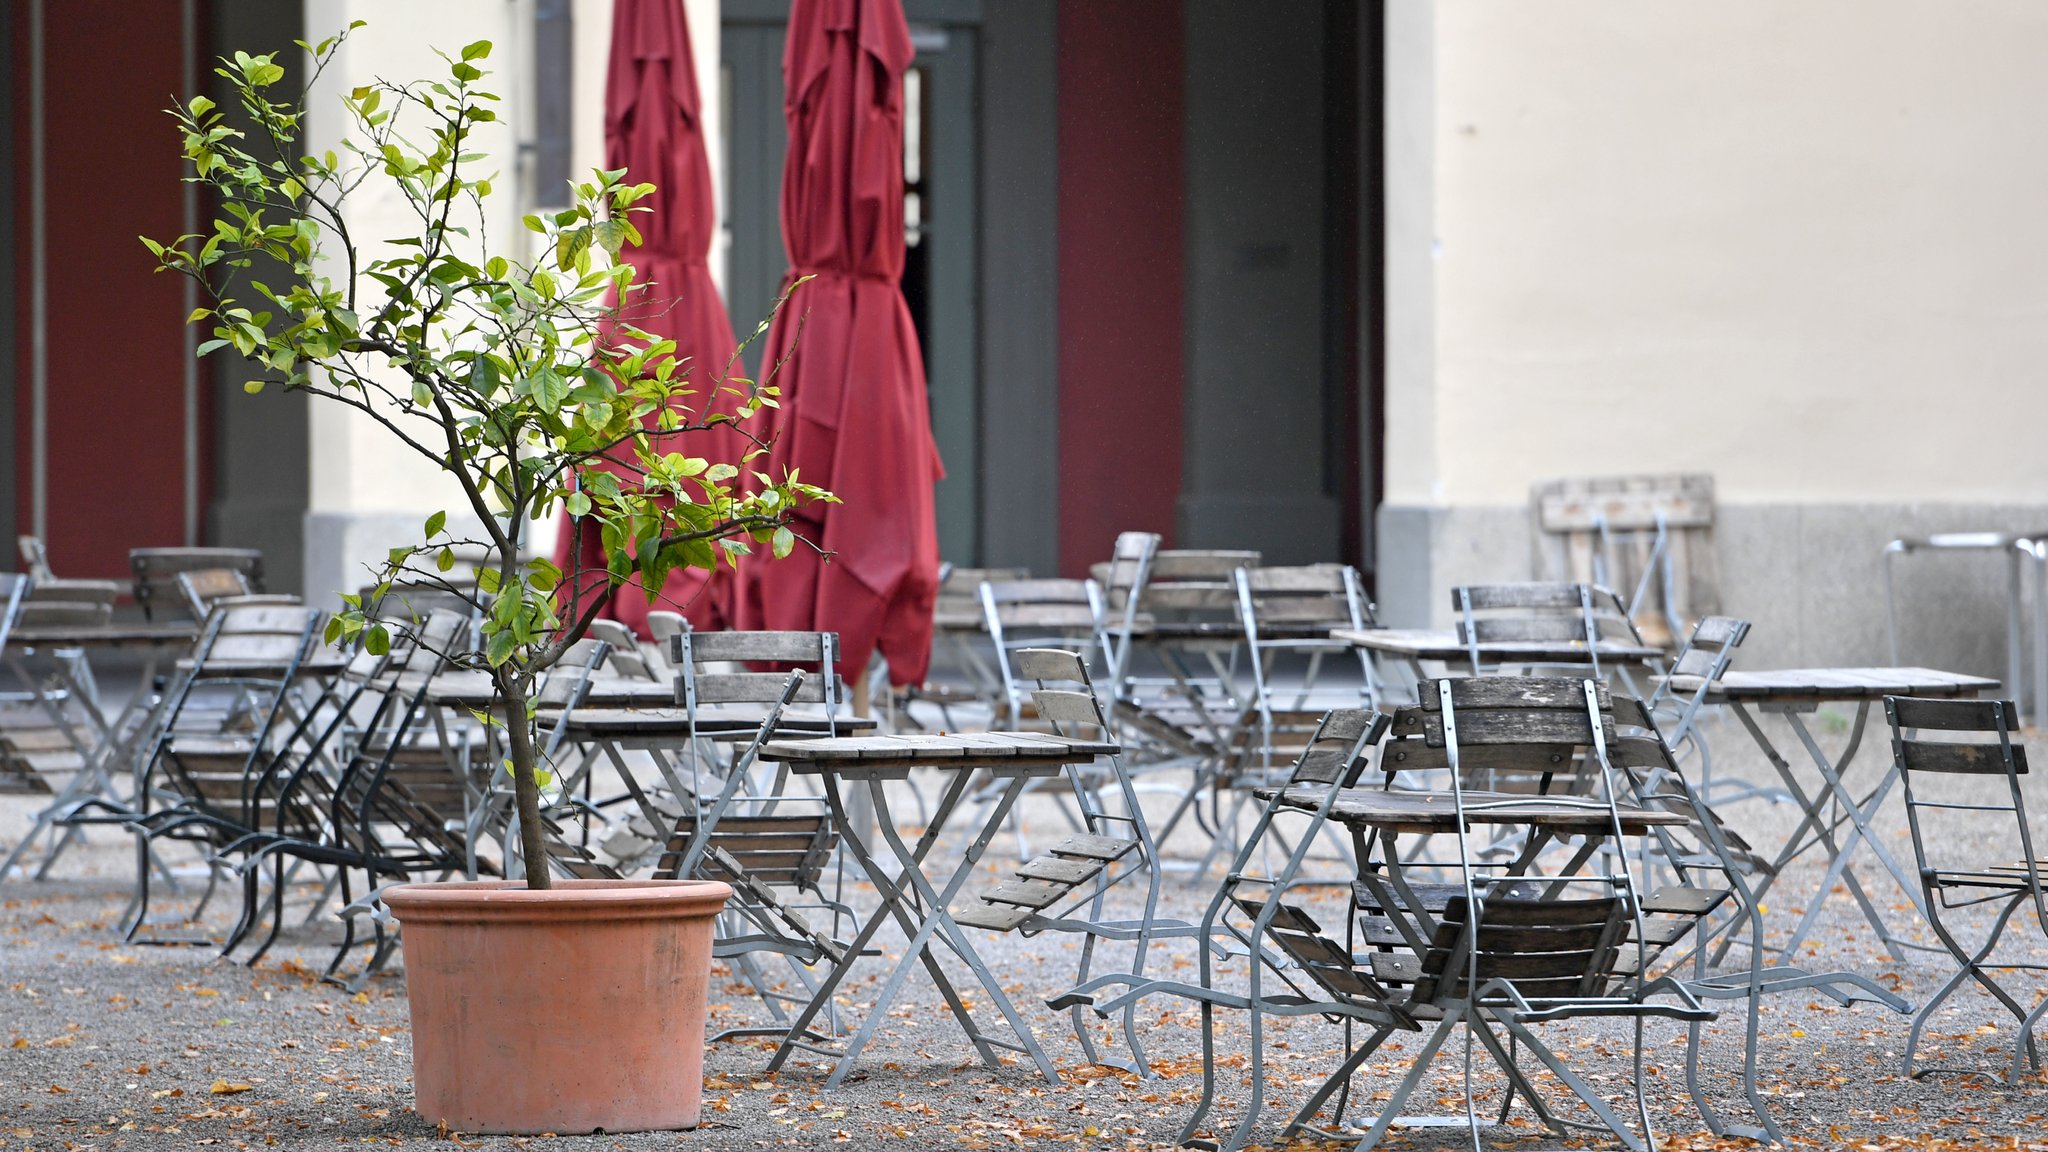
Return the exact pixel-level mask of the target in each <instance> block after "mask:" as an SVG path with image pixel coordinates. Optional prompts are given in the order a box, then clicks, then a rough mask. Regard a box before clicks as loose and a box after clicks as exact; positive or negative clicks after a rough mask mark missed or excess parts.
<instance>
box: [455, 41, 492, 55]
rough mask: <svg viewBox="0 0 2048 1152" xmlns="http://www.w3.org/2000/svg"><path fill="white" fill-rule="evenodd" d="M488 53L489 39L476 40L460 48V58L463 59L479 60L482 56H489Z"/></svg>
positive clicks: (489, 52) (489, 51)
mask: <svg viewBox="0 0 2048 1152" xmlns="http://www.w3.org/2000/svg"><path fill="white" fill-rule="evenodd" d="M490 54H491V42H490V41H489V40H478V41H477V42H475V43H474V44H470V45H468V46H466V47H464V48H463V50H462V58H463V59H464V60H481V59H483V58H484V57H486V56H489V55H490Z"/></svg>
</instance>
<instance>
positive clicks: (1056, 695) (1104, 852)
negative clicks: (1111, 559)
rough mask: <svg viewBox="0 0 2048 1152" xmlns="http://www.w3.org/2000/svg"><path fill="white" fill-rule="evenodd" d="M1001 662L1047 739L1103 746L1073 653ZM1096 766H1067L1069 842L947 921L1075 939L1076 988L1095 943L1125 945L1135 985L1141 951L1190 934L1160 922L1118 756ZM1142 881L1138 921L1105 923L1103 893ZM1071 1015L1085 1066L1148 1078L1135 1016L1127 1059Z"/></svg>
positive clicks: (1147, 840) (1145, 836) (1152, 877)
mask: <svg viewBox="0 0 2048 1152" xmlns="http://www.w3.org/2000/svg"><path fill="white" fill-rule="evenodd" d="M1003 664H1004V669H1003V674H1004V680H1005V683H1006V684H1014V683H1015V682H1016V680H1018V679H1022V680H1026V681H1029V682H1030V691H1031V705H1032V711H1033V713H1034V714H1035V715H1036V716H1037V718H1038V719H1039V720H1040V721H1041V722H1042V723H1044V724H1045V725H1046V726H1047V727H1048V728H1050V729H1051V731H1052V732H1053V734H1055V735H1058V736H1068V737H1077V738H1081V739H1099V740H1103V741H1109V740H1110V738H1111V737H1110V731H1111V729H1110V720H1109V712H1108V709H1107V708H1106V707H1105V706H1104V705H1103V703H1102V700H1101V698H1100V697H1099V696H1097V695H1096V692H1095V683H1094V680H1093V678H1092V677H1090V676H1089V674H1088V664H1087V661H1086V660H1085V659H1084V658H1083V657H1082V656H1081V654H1080V653H1078V652H1069V651H1063V650H1059V649H1048V648H1024V649H1019V650H1017V651H1015V652H1014V653H1012V652H1005V653H1004V660H1003ZM1103 759H1104V761H1106V764H1098V765H1081V764H1069V765H1067V767H1066V771H1065V772H1064V774H1063V775H1064V778H1065V780H1066V783H1067V786H1068V789H1069V790H1070V794H1071V799H1072V802H1073V805H1074V811H1075V812H1077V813H1078V814H1079V821H1078V824H1077V826H1076V828H1075V831H1074V834H1073V835H1071V836H1067V837H1065V838H1063V839H1061V840H1058V841H1056V842H1055V843H1054V844H1053V845H1052V847H1051V848H1050V849H1049V850H1047V851H1046V852H1043V853H1040V854H1038V855H1036V856H1033V857H1032V858H1031V859H1029V860H1028V861H1027V862H1025V863H1024V864H1023V865H1022V866H1020V867H1018V868H1015V869H1013V870H1012V871H1011V873H1010V876H1009V878H1008V879H1005V880H1004V881H1002V882H1001V883H999V884H997V885H996V886H995V887H993V888H990V889H987V890H986V891H983V892H979V893H971V894H969V895H967V896H966V897H965V898H964V899H963V900H962V902H961V903H960V904H957V905H955V906H953V907H952V909H951V911H952V915H953V920H954V922H955V923H957V924H959V925H960V926H962V927H965V928H981V929H985V930H987V931H990V932H1017V933H1019V934H1021V935H1025V936H1031V935H1035V934H1037V933H1039V932H1067V933H1079V934H1080V935H1081V938H1082V939H1081V949H1080V952H1081V955H1080V963H1079V967H1078V970H1077V971H1076V973H1075V976H1074V983H1075V984H1077V985H1081V984H1086V983H1088V981H1089V980H1090V979H1091V978H1092V977H1091V971H1092V969H1093V967H1094V960H1095V948H1096V943H1097V941H1099V940H1116V941H1128V942H1130V943H1131V945H1132V956H1131V963H1130V966H1129V969H1128V973H1129V975H1130V976H1131V977H1133V978H1139V977H1142V976H1143V975H1144V971H1145V960H1146V953H1147V952H1148V951H1149V949H1150V947H1151V944H1152V942H1153V941H1154V940H1158V939H1163V938H1167V937H1179V936H1190V935H1193V934H1194V932H1195V928H1194V926H1193V925H1191V924H1187V923H1185V922H1182V921H1177V920H1164V919H1161V918H1159V916H1158V909H1159V869H1158V868H1157V867H1156V864H1155V862H1156V861H1157V859H1158V847H1157V845H1156V844H1154V843H1153V840H1152V833H1151V831H1150V829H1149V828H1148V827H1147V825H1146V822H1145V813H1144V809H1143V808H1142V807H1141V806H1140V805H1139V803H1138V791H1137V788H1136V786H1135V785H1134V784H1133V783H1132V780H1131V776H1130V773H1129V772H1127V771H1126V770H1125V768H1124V764H1123V758H1122V757H1121V756H1108V757H1104V758H1103ZM1105 769H1106V770H1105ZM1105 793H1111V794H1113V795H1112V796H1105ZM1106 799H1113V801H1114V803H1113V804H1112V803H1105V800H1106ZM1140 873H1142V874H1143V875H1144V877H1145V907H1144V912H1143V914H1142V915H1140V916H1139V917H1138V918H1136V919H1125V920H1111V919H1106V918H1105V917H1104V915H1103V904H1104V900H1105V898H1106V896H1107V894H1108V892H1109V890H1110V889H1111V888H1112V887H1114V886H1116V885H1118V884H1121V883H1124V882H1126V881H1128V880H1129V879H1130V878H1131V877H1132V876H1135V875H1138V874H1140ZM1071 1012H1072V1016H1073V1025H1074V1035H1075V1037H1076V1038H1077V1039H1079V1040H1080V1042H1081V1047H1082V1050H1083V1051H1084V1052H1086V1053H1087V1056H1088V1059H1089V1060H1090V1061H1091V1062H1093V1063H1097V1064H1107V1065H1109V1066H1112V1067H1118V1068H1124V1069H1126V1070H1129V1071H1135V1072H1140V1073H1148V1072H1149V1068H1148V1065H1147V1063H1146V1058H1145V1048H1144V1044H1143V1042H1142V1041H1141V1040H1140V1039H1139V1033H1138V1028H1137V1022H1136V1015H1135V1012H1134V1011H1126V1012H1125V1013H1124V1019H1123V1027H1124V1038H1125V1041H1126V1043H1127V1044H1128V1045H1129V1047H1130V1050H1131V1058H1130V1060H1128V1061H1124V1060H1120V1059H1114V1058H1109V1057H1105V1056H1103V1055H1102V1054H1101V1053H1100V1052H1098V1051H1097V1049H1096V1046H1095V1037H1094V1036H1093V1035H1092V1034H1091V1033H1090V1032H1089V1029H1088V1026H1087V1022H1086V1020H1085V1017H1084V1014H1083V1012H1082V1006H1081V1005H1079V1004H1074V1005H1072V1006H1071Z"/></svg>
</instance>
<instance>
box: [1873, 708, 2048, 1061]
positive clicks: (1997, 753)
mask: <svg viewBox="0 0 2048 1152" xmlns="http://www.w3.org/2000/svg"><path fill="white" fill-rule="evenodd" d="M1884 714H1885V719H1886V720H1888V721H1889V722H1890V723H1891V729H1892V756H1893V758H1894V759H1895V760H1896V762H1897V764H1898V767H1899V774H1900V777H1901V778H1902V779H1903V780H1904V782H1905V791H1906V822H1907V824H1908V826H1909V827H1910V828H1911V829H1912V832H1913V855H1914V857H1915V859H1916V860H1917V861H1918V862H1919V865H1920V886H1921V890H1922V892H1923V893H1924V895H1925V896H1926V906H1927V923H1928V925H1929V926H1930V927H1932V928H1933V929H1934V934H1935V935H1936V936H1937V937H1939V938H1940V940H1941V943H1942V946H1943V947H1944V948H1946V949H1948V953H1949V955H1950V956H1951V957H1953V958H1954V960H1955V962H1956V972H1955V975H1953V976H1951V977H1949V979H1948V981H1947V982H1946V983H1944V984H1943V985H1942V986H1941V987H1940V988H1939V989H1938V990H1936V992H1935V993H1934V995H1932V996H1929V997H1928V998H1927V1001H1926V1002H1925V1003H1923V1004H1922V1005H1921V1006H1920V1012H1919V1014H1918V1015H1916V1016H1914V1017H1913V1029H1912V1032H1911V1033H1910V1034H1909V1035H1908V1036H1907V1038H1906V1056H1905V1070H1906V1074H1907V1075H1908V1076H1913V1077H1919V1076H1925V1075H1927V1074H1928V1073H1930V1072H1935V1071H1970V1069H1954V1068H1948V1069H1936V1068H1925V1067H1923V1068H1919V1069H1915V1068H1914V1067H1913V1053H1914V1051H1915V1050H1916V1049H1917V1048H1918V1047H1919V1045H1920V1033H1921V1030H1922V1029H1923V1028H1925V1027H1926V1025H1927V1021H1928V1020H1929V1019H1930V1018H1931V1017H1932V1016H1933V1015H1934V1013H1935V1011H1936V1010H1937V1009H1938V1008H1940V1007H1941V1004H1942V1002H1943V1001H1945V1000H1947V999H1948V998H1949V997H1950V996H1952V995H1954V994H1955V991H1956V990H1957V989H1958V988H1960V987H1962V986H1963V984H1964V983H1965V982H1967V981H1975V982H1976V983H1977V984H1978V985H1979V986H1980V987H1982V988H1983V989H1984V990H1985V991H1986V992H1988V993H1990V994H1991V998H1992V999H1994V1000H1996V1001H1998V1003H1999V1005H2000V1006H2002V1007H2003V1008H2004V1009H2005V1010H2006V1011H2007V1012H2010V1013H2012V1016H2013V1019H2015V1020H2018V1021H2019V1022H2020V1034H2019V1036H2018V1037H2017V1038H2015V1039H2014V1041H2013V1052H2012V1068H2011V1070H2010V1071H2009V1072H2008V1073H2007V1075H2006V1081H2007V1083H2011V1084H2017V1083H2018V1082H2019V1078H2020V1072H2021V1069H2022V1065H2023V1064H2030V1065H2032V1067H2033V1068H2034V1070H2035V1071H2036V1072H2038V1071H2040V1068H2041V1052H2040V1048H2039V1046H2038V1045H2037V1044H2036V1043H2035V1041H2034V1026H2035V1025H2036V1024H2038V1023H2040V1020H2041V1017H2042V1014H2043V1013H2048V997H2044V998H2042V999H2041V1000H2040V1001H2038V1002H2037V1003H2036V1004H2035V1005H2034V1007H2033V1008H2032V1009H2023V1008H2021V1007H2020V1002H2019V1000H2018V999H2017V998H2015V997H2014V995H2013V994H2012V993H2011V992H2009V991H2007V990H2006V989H2005V988H2004V987H2003V986H2002V985H2000V984H1999V983H1998V981H1997V980H1995V979H1993V977H1992V974H1993V973H1995V972H2006V971H2043V970H2048V964H2043V963H2039V962H2026V961H2005V960H1996V961H1995V960H1993V959H1992V956H1993V954H1994V953H1995V952H1996V950H1997V948H1998V942H1999V940H2000V939H2001V938H2003V937H2004V935H2005V930H2006V928H2007V926H2008V925H2010V924H2011V923H2012V918H2013V915H2014V914H2015V913H2017V912H2018V911H2019V910H2020V909H2021V908H2023V907H2025V906H2027V905H2029V904H2031V905H2033V909H2034V915H2035V918H2036V925H2037V930H2039V931H2041V932H2043V934H2044V935H2048V894H2044V891H2043V886H2042V876H2041V873H2042V870H2043V863H2042V861H2041V860H2040V858H2039V857H2037V856H2036V855H2035V854H2034V841H2033V834H2032V832H2031V831H2029V828H2028V825H2027V803H2026V797H2025V796H2024V795H2023V794H2022V792H2021V789H2020V777H2021V776H2023V775H2025V774H2026V771H2027V750H2026V747H2025V746H2024V745H2022V744H2020V743H2018V742H2017V741H2015V740H2014V736H2015V735H2016V734H2017V733H2018V731H2019V727H2020V719H2019V706H2018V705H2017V704H2015V703H2013V702H2012V701H2010V700H1922V699H1917V698H1914V697H1910V696H1887V697H1885V698H1884ZM1927 732H1943V733H1951V734H1953V738H1951V739H1946V740H1928V739H1924V738H1923V735H1922V734H1923V733H1927ZM1970 776H1989V777H1993V778H1994V780H1995V782H1997V783H2002V784H2003V785H2004V788H2003V789H1990V788H1980V789H1975V790H1973V789H1970V788H1968V787H1966V786H1965V783H1964V781H1962V780H1958V779H1955V778H1956V777H1970ZM1973 791H1990V792H1992V793H1993V796H1994V797H1999V796H2000V795H2001V794H2002V800H2003V802H2000V801H1999V799H1983V800H1980V801H1978V802H1969V800H1970V797H1971V795H1972V792H1973ZM1929 810H1934V811H1937V812H1940V811H1949V812H1973V813H1984V814H1985V815H1984V816H1982V817H1976V818H1974V820H1975V823H1974V824H1973V826H1972V833H1973V835H1972V837H1971V842H1972V844H1973V847H1974V850H1973V851H1972V852H1971V853H1970V855H1971V856H1972V857H1974V858H1975V859H1977V860H1984V859H1990V860H1994V861H1997V862H1996V863H1990V864H1983V865H1979V866H1974V867H1964V868H1956V867H1948V866H1945V865H1944V863H1943V862H1942V861H1938V860H1936V859H1934V858H1932V857H1930V855H1929V853H1928V840H1929V836H1928V833H1927V830H1926V829H1925V828H1924V827H1923V821H1924V820H1926V818H1927V817H1926V813H1927V812H1928V811H1929ZM1994 813H2002V814H2004V815H2005V816H2007V817H2009V818H2010V820H2011V824H2010V825H2007V826H2008V827H2011V828H2013V829H2014V833H2013V835H2012V836H2011V838H2010V839H2011V843H2010V844H2009V845H2008V846H2007V847H2006V849H2005V851H2004V852H2003V853H2002V854H1999V853H1998V852H1997V850H1996V849H1995V848H1994V849H1991V850H1989V851H1987V850H1986V847H1987V839H1986V838H1987V837H1994V836H1995V831H1994V828H1993V827H1992V826H1991V825H1990V824H1989V821H1990V820H1991V819H1992V814H1994ZM1999 823H2001V824H2004V823H2005V822H2004V821H2002V820H2001V821H1999ZM1989 842H1990V843H1995V839H1993V840H1991V841H1989ZM2015 849H2016V850H2017V851H2016V852H2015ZM2014 855H2017V857H2018V859H2017V860H2015V859H2014ZM1977 904H1989V905H1991V906H1992V908H1993V909H1994V910H1995V911H1996V913H1997V915H1996V916H1995V918H1994V919H1993V920H1992V923H1991V928H1990V931H1988V932H1987V933H1985V936H1984V942H1983V943H1982V944H1980V945H1978V946H1976V947H1970V946H1967V945H1965V944H1964V943H1963V942H1962V941H1961V940H1960V939H1958V937H1957V934H1956V929H1955V927H1954V926H1953V925H1951V924H1949V923H1948V921H1947V920H1946V919H1945V917H1944V913H1947V912H1952V911H1954V910H1956V909H1959V908H1967V907H1970V906H1972V905H1977Z"/></svg>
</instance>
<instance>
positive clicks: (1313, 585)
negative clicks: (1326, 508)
mask: <svg viewBox="0 0 2048 1152" xmlns="http://www.w3.org/2000/svg"><path fill="white" fill-rule="evenodd" d="M1233 582H1234V584H1235V586H1236V589H1237V601H1238V612H1239V616H1240V619H1241V621H1242V626H1243V630H1244V638H1245V645H1246V650H1247V653H1248V659H1247V660H1246V661H1245V663H1246V664H1247V665H1249V666H1250V669H1251V674H1252V698H1251V702H1250V704H1251V706H1250V709H1249V710H1248V711H1246V712H1244V713H1242V714H1241V715H1240V717H1239V718H1238V720H1237V721H1236V723H1235V724H1233V725H1232V727H1231V730H1230V732H1229V734H1228V739H1227V747H1226V749H1225V751H1224V752H1223V753H1222V754H1220V755H1218V756H1217V757H1215V758H1214V760H1212V761H1211V762H1210V764H1209V765H1207V771H1205V772H1201V773H1198V774H1197V778H1196V787H1195V788H1193V789H1191V790H1190V791H1189V793H1188V795H1187V796H1186V797H1185V798H1184V799H1183V801H1182V804H1183V806H1186V805H1199V804H1200V803H1201V798H1202V796H1203V795H1204V794H1206V796H1207V798H1208V800H1209V804H1210V808H1209V814H1208V819H1207V820H1206V821H1205V822H1203V827H1204V828H1205V829H1206V830H1207V831H1208V832H1209V834H1210V847H1209V854H1208V855H1207V856H1205V857H1204V858H1203V859H1202V861H1201V862H1200V863H1199V864H1197V865H1196V867H1195V874H1196V875H1198V876H1199V875H1203V874H1205V873H1207V871H1208V869H1209V865H1210V864H1211V863H1212V862H1213V861H1214V860H1215V859H1216V858H1217V857H1218V856H1219V855H1220V854H1221V853H1223V852H1227V851H1230V850H1232V849H1234V848H1235V847H1236V828H1237V826H1238V820H1239V818H1240V817H1241V816H1242V814H1243V810H1244V807H1245V805H1246V804H1248V803H1249V802H1250V800H1251V790H1253V789H1256V788H1261V787H1266V786H1268V785H1269V784H1270V783H1271V782H1272V778H1273V775H1274V772H1275V770H1276V766H1279V765H1285V764H1287V763H1289V762H1291V761H1292V760H1293V759H1294V758H1295V757H1296V756H1297V755H1299V754H1300V752H1301V750H1302V748H1303V747H1305V744H1306V741H1307V740H1308V739H1309V738H1310V736H1311V735H1312V734H1313V733H1314V732H1315V731H1316V729H1317V727H1318V726H1319V725H1320V723H1321V720H1322V717H1323V715H1324V714H1325V713H1327V712H1328V711H1330V710H1331V709H1332V708H1356V707H1377V706H1378V705H1379V703H1380V695H1381V694H1380V692H1379V687H1378V682H1377V679H1376V678H1375V674H1374V670H1373V666H1372V661H1371V660H1370V659H1369V658H1368V656H1367V654H1366V653H1365V651H1364V650H1363V649H1359V648H1355V647H1353V646H1352V645H1351V644H1348V643H1346V642H1343V641H1338V640H1332V639H1330V632H1331V630H1332V629H1336V628H1353V629H1362V628H1368V627H1373V626H1374V624H1375V622H1374V620H1373V617H1372V605H1371V604H1370V603H1369V602H1368V601H1367V600H1366V598H1365V592H1364V589H1363V585H1362V583H1361V582H1360V580H1359V576H1358V571H1357V570H1356V569H1354V568H1351V567H1350V566H1348V565H1342V564H1310V565H1302V566H1298V567H1282V568H1239V569H1238V570H1237V571H1236V572H1235V573H1234V574H1233ZM1331 657H1335V658H1336V661H1337V662H1338V663H1339V664H1342V663H1343V662H1345V661H1348V660H1355V661H1356V662H1357V666H1358V667H1357V670H1358V674H1359V677H1360V679H1359V680H1358V681H1357V682H1356V683H1354V682H1352V681H1350V680H1348V679H1345V678H1344V677H1343V675H1342V671H1343V670H1342V669H1341V668H1340V669H1339V675H1338V676H1337V678H1336V679H1335V682H1334V683H1332V682H1327V681H1325V680H1324V679H1323V678H1322V673H1323V671H1324V662H1325V661H1326V660H1328V659H1329V658H1331ZM1226 798H1228V803H1229V805H1230V806H1229V810H1228V811H1225V809H1224V805H1225V802H1226ZM1181 815H1182V813H1181V811H1180V810H1178V809H1177V810H1176V811H1175V812H1174V813H1173V814H1172V815H1171V816H1169V817H1168V819H1167V820H1166V821H1165V822H1164V823H1163V824H1162V828H1164V829H1165V830H1166V832H1167V833H1170V832H1171V830H1172V829H1173V828H1174V827H1176V826H1177V825H1178V824H1179V820H1180V817H1181ZM1197 815H1198V817H1199V815H1200V813H1199V812H1198V813H1197ZM1340 851H1341V850H1340Z"/></svg>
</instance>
